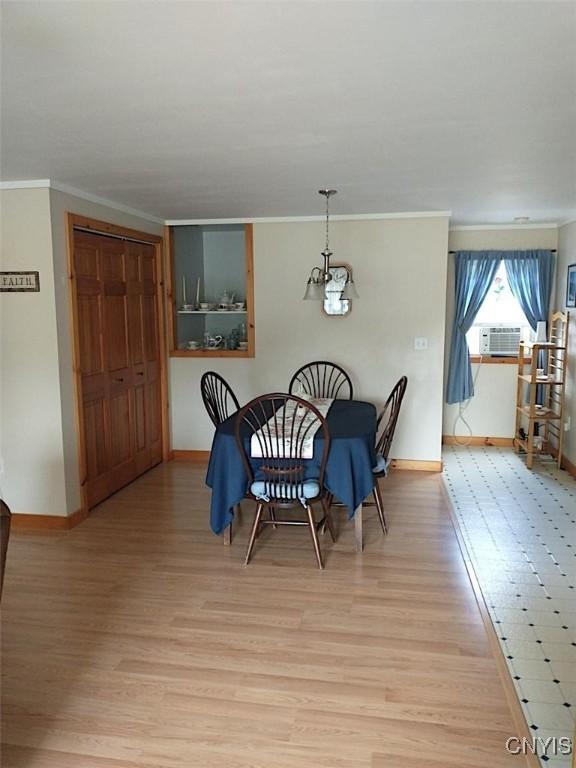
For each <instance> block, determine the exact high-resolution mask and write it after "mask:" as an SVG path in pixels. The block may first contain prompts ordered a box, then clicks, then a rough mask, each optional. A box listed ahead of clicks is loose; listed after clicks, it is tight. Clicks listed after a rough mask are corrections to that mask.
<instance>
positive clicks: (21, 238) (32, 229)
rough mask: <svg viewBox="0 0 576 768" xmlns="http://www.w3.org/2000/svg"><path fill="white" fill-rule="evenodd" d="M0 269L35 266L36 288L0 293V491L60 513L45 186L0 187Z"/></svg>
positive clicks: (13, 503) (29, 506) (15, 501)
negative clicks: (35, 290) (0, 469)
mask: <svg viewBox="0 0 576 768" xmlns="http://www.w3.org/2000/svg"><path fill="white" fill-rule="evenodd" d="M0 208H1V246H2V248H1V251H2V269H3V270H38V271H39V272H40V292H39V293H2V294H0V307H1V308H0V316H1V324H0V325H1V328H2V341H1V350H0V352H1V366H0V369H1V370H0V383H1V396H0V397H1V399H0V403H1V411H0V423H1V430H0V456H1V457H2V458H3V461H4V474H3V475H2V476H0V488H1V491H2V495H3V497H4V499H5V500H6V502H7V504H8V505H9V506H10V507H11V509H12V511H13V512H16V513H18V512H22V513H27V514H45V515H62V516H64V515H66V513H67V505H66V495H65V484H64V452H63V435H62V413H61V401H60V381H59V370H58V339H57V327H56V306H55V293H54V279H53V269H52V235H51V229H50V195H49V191H48V189H14V190H2V191H0Z"/></svg>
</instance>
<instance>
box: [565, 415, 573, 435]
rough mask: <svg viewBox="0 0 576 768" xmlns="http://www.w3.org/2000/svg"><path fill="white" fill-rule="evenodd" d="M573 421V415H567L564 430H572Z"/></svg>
mask: <svg viewBox="0 0 576 768" xmlns="http://www.w3.org/2000/svg"><path fill="white" fill-rule="evenodd" d="M571 421H572V419H571V417H570V416H567V417H566V419H565V421H564V432H569V431H570V426H571Z"/></svg>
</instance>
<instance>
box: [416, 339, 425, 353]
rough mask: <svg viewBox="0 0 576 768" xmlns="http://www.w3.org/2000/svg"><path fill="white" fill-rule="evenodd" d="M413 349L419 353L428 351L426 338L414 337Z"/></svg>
mask: <svg viewBox="0 0 576 768" xmlns="http://www.w3.org/2000/svg"><path fill="white" fill-rule="evenodd" d="M414 349H415V350H416V351H417V352H421V351H422V350H423V349H428V339H427V338H426V336H415V337H414Z"/></svg>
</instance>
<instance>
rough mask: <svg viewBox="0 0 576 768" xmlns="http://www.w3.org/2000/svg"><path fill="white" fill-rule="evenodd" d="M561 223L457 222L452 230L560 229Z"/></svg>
mask: <svg viewBox="0 0 576 768" xmlns="http://www.w3.org/2000/svg"><path fill="white" fill-rule="evenodd" d="M559 226H560V225H559V224H556V223H555V222H550V221H549V222H543V223H542V224H536V223H534V224H455V225H454V226H453V227H450V230H449V231H450V232H474V231H482V230H484V231H485V230H490V229H492V230H498V229H515V230H519V229H520V230H521V229H558V227H559Z"/></svg>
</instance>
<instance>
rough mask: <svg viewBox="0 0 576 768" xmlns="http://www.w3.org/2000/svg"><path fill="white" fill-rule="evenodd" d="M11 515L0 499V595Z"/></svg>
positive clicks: (0, 594)
mask: <svg viewBox="0 0 576 768" xmlns="http://www.w3.org/2000/svg"><path fill="white" fill-rule="evenodd" d="M11 518H12V515H11V513H10V509H9V507H8V504H6V502H5V501H3V500H2V499H0V597H1V596H2V586H3V585H4V569H5V567H6V554H7V551H8V539H9V538H10V522H11Z"/></svg>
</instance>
